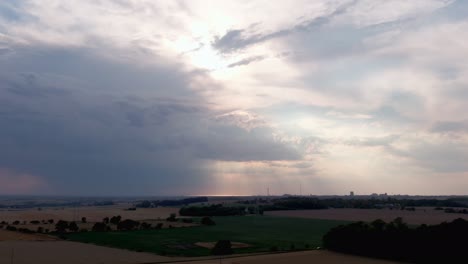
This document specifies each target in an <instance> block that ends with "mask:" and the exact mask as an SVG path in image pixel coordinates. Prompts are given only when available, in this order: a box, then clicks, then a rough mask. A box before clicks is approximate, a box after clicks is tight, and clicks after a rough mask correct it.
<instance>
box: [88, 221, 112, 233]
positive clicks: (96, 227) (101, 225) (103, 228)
mask: <svg viewBox="0 0 468 264" xmlns="http://www.w3.org/2000/svg"><path fill="white" fill-rule="evenodd" d="M92 230H93V231H94V232H105V231H107V230H108V228H107V225H106V224H105V223H103V222H98V223H95V224H94V225H93V228H92Z"/></svg>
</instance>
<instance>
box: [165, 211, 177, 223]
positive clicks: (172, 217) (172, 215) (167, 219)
mask: <svg viewBox="0 0 468 264" xmlns="http://www.w3.org/2000/svg"><path fill="white" fill-rule="evenodd" d="M166 221H169V222H176V221H177V218H176V214H174V213H172V214H171V215H170V216H169V217H168V218H166Z"/></svg>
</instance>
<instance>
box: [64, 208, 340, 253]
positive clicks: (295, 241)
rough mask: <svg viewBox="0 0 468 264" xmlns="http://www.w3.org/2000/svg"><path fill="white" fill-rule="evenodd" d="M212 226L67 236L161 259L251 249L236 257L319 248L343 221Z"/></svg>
mask: <svg viewBox="0 0 468 264" xmlns="http://www.w3.org/2000/svg"><path fill="white" fill-rule="evenodd" d="M214 221H215V222H216V225H215V226H196V227H187V228H174V229H162V230H138V231H131V232H85V233H74V234H70V235H69V238H70V239H71V240H74V241H79V242H85V243H93V244H97V245H105V246H111V247H117V248H125V249H130V250H134V251H145V252H152V253H156V254H164V255H183V256H204V255H209V254H210V250H209V249H208V248H204V247H199V246H196V245H195V243H197V242H215V241H218V240H222V239H228V240H231V241H233V242H242V243H246V244H248V245H250V247H246V248H239V249H235V253H248V252H264V251H270V250H290V249H307V248H315V247H317V246H321V243H322V236H323V235H324V234H325V233H326V232H327V231H328V230H329V229H330V228H332V227H335V226H337V225H340V224H343V223H346V222H344V221H330V220H313V219H295V218H284V217H268V216H244V217H217V218H214Z"/></svg>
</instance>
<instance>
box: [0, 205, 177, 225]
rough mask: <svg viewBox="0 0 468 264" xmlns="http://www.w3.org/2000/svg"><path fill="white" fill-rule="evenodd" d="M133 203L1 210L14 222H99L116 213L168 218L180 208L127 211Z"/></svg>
mask: <svg viewBox="0 0 468 264" xmlns="http://www.w3.org/2000/svg"><path fill="white" fill-rule="evenodd" d="M131 206H132V205H131V204H120V205H112V206H87V207H76V208H74V207H65V208H61V207H60V208H57V207H50V208H42V209H41V210H38V209H24V210H17V209H2V210H0V221H8V222H12V221H15V220H20V221H27V222H29V221H31V220H40V221H41V220H48V219H54V220H55V221H57V220H66V221H77V222H79V221H80V220H81V217H86V219H87V220H88V221H89V222H99V221H102V219H103V218H105V217H111V216H114V215H120V216H122V219H126V218H129V219H133V220H147V219H158V218H160V219H166V218H167V217H168V216H169V215H170V214H172V213H174V214H178V212H179V208H172V207H158V208H137V209H136V210H135V211H126V210H125V209H127V208H129V207H131Z"/></svg>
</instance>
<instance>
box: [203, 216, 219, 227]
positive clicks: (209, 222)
mask: <svg viewBox="0 0 468 264" xmlns="http://www.w3.org/2000/svg"><path fill="white" fill-rule="evenodd" d="M201 224H202V225H209V226H212V225H216V223H215V221H213V220H212V219H211V218H209V217H207V216H205V217H203V218H202V220H201Z"/></svg>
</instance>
